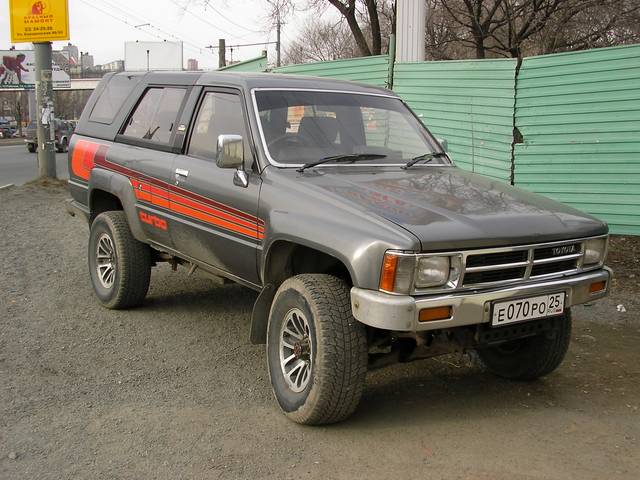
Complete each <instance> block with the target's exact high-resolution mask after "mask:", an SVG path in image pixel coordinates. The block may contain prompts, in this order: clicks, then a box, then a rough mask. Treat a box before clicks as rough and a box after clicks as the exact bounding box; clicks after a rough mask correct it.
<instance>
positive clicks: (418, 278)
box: [380, 250, 461, 294]
mask: <svg viewBox="0 0 640 480" xmlns="http://www.w3.org/2000/svg"><path fill="white" fill-rule="evenodd" d="M460 268H461V256H460V255H451V256H449V255H433V256H426V255H420V254H407V253H403V252H395V251H392V250H389V251H387V252H386V253H385V255H384V260H383V262H382V271H381V273H380V290H382V291H385V292H393V293H402V294H409V293H411V291H412V290H413V289H414V288H417V289H422V288H432V287H442V286H444V285H449V286H454V284H456V283H457V281H458V278H459V277H460Z"/></svg>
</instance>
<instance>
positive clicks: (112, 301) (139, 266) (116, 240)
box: [88, 211, 151, 309]
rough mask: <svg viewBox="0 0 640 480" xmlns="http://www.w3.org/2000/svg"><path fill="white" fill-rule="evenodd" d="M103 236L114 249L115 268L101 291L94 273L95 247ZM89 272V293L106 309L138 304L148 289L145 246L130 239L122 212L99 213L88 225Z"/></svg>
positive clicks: (95, 262)
mask: <svg viewBox="0 0 640 480" xmlns="http://www.w3.org/2000/svg"><path fill="white" fill-rule="evenodd" d="M105 233H106V234H107V235H108V236H109V237H110V238H111V240H112V242H113V247H114V250H115V252H114V253H115V254H114V257H115V258H114V262H113V263H114V264H115V265H116V269H115V276H114V280H113V284H112V286H111V287H110V288H105V286H104V285H102V284H101V282H100V280H99V278H98V273H97V270H96V265H97V256H96V250H97V244H98V240H99V238H100V237H101V236H102V235H103V234H105ZM88 254H89V273H90V276H91V284H92V285H93V290H94V292H95V294H96V296H97V297H98V299H99V300H100V302H101V303H102V305H104V306H105V307H107V308H111V309H123V308H131V307H136V306H138V305H140V304H141V303H142V302H143V301H144V299H145V297H146V295H147V291H148V290H149V279H150V277H151V251H150V248H149V246H148V245H146V244H144V243H142V242H139V241H138V240H136V239H135V238H134V237H133V234H132V233H131V229H130V228H129V224H128V223H127V217H126V215H125V213H124V212H123V211H111V212H104V213H101V214H100V215H98V216H97V217H96V219H95V220H94V221H93V223H92V224H91V231H90V234H89V251H88Z"/></svg>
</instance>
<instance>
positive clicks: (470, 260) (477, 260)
mask: <svg viewBox="0 0 640 480" xmlns="http://www.w3.org/2000/svg"><path fill="white" fill-rule="evenodd" d="M528 253H529V252H527V251H526V250H518V251H515V252H497V253H482V254H479V255H469V256H468V257H467V268H473V267H486V266H487V265H501V264H507V263H517V262H526V261H527V255H528Z"/></svg>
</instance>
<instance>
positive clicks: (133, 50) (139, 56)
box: [124, 42, 182, 71]
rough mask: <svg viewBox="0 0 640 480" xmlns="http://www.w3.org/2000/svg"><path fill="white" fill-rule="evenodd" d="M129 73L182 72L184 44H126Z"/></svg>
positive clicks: (126, 64) (125, 64) (125, 52)
mask: <svg viewBox="0 0 640 480" xmlns="http://www.w3.org/2000/svg"><path fill="white" fill-rule="evenodd" d="M124 68H125V70H127V71H146V70H182V42H125V44H124Z"/></svg>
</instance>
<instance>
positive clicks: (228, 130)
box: [188, 92, 249, 160]
mask: <svg viewBox="0 0 640 480" xmlns="http://www.w3.org/2000/svg"><path fill="white" fill-rule="evenodd" d="M223 134H235V135H242V138H243V139H244V140H245V146H244V151H245V157H246V156H247V152H249V146H248V143H247V133H246V129H245V123H244V117H243V115H242V103H241V102H240V97H239V96H238V95H234V94H231V93H219V92H209V93H207V94H205V96H204V98H203V100H202V103H201V104H200V110H199V111H198V116H197V117H196V121H195V123H194V126H193V133H192V134H191V141H190V142H189V151H188V154H189V155H193V156H194V157H200V158H206V159H211V160H213V159H215V158H216V149H217V144H218V135H223Z"/></svg>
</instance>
